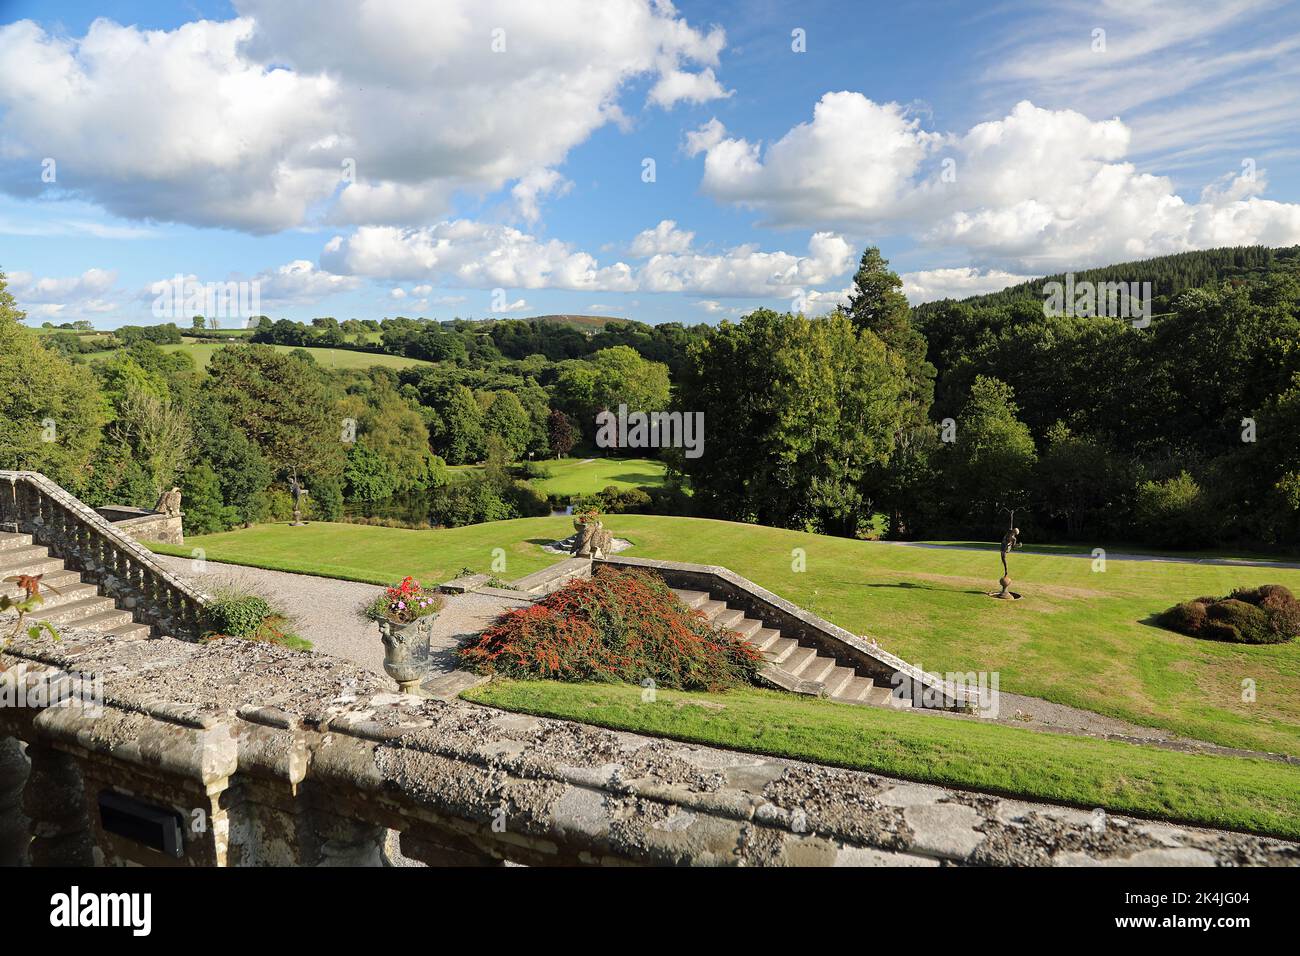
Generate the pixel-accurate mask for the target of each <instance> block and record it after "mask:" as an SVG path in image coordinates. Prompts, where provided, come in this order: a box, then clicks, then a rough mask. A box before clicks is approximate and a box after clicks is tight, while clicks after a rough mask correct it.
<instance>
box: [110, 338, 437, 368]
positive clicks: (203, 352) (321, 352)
mask: <svg viewBox="0 0 1300 956" xmlns="http://www.w3.org/2000/svg"><path fill="white" fill-rule="evenodd" d="M225 347H226V346H224V345H219V344H217V343H215V342H189V343H181V344H180V345H160V346H159V348H161V349H162V350H163V351H164V352H185V353H188V354H189V355H190V357H191V358H193V359H194V364H195V365H197V366H198V367H199V368H207V366H208V362H210V361H211V360H212V353H213V352H215V351H216V350H217V349H223V348H225ZM271 348H273V349H275V350H276V351H277V352H292V351H294V348H292V347H290V346H288V345H272V346H271ZM305 351H307V352H309V353H311V357H312V358H314V359H315V360H316V362H317V364H319V365H321V366H324V367H325V368H370V367H371V366H372V365H382V366H384V367H385V368H410V367H411V366H413V365H429V364H431V363H429V362H426V361H424V360H423V359H413V358H405V357H403V356H399V355H379V354H376V353H373V352H354V351H352V350H350V349H312V348H309V349H306V350H305ZM112 355H113V352H112V351H111V350H110V351H106V352H92V353H91V354H90V355H89V356H87V358H89V359H90V360H91V361H92V362H97V361H103V360H105V359H108V358H110V357H112Z"/></svg>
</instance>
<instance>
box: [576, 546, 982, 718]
mask: <svg viewBox="0 0 1300 956" xmlns="http://www.w3.org/2000/svg"><path fill="white" fill-rule="evenodd" d="M595 563H596V564H609V565H614V566H616V567H628V568H645V569H647V570H651V571H654V572H656V573H657V574H659V575H660V576H661V577H662V578H663V579H664V580H665V581H667V582H668V583H669V584H670V585H671V586H673V587H680V588H689V589H692V590H699V591H709V592H711V593H714V594H717V595H721V596H723V597H725V598H726V600H727V603H728V604H729V605H730V606H732V607H735V608H738V609H741V610H743V611H744V612H745V614H746V615H747V616H748V617H752V618H755V619H758V620H761V621H763V623H764V624H765V625H767V626H768V627H775V628H777V629H778V630H780V631H781V633H782V635H784V636H785V637H792V638H795V639H796V640H798V641H799V643H801V644H808V645H812V646H814V647H816V648H817V649H818V650H820V651H823V652H825V653H826V654H827V655H829V656H831V657H834V658H836V659H837V660H839V661H840V662H841V663H845V664H851V665H852V666H854V667H855V668H856V669H857V670H858V671H859V673H863V674H865V675H866V676H870V677H872V678H873V679H876V680H878V681H880V682H881V686H884V687H889V686H891V685H892V686H899V685H900V684H904V687H903V691H904V693H905V695H906V696H908V697H911V698H913V700H914V701H915V702H916V704H917V705H918V706H921V705H922V704H924V706H928V707H940V708H947V709H952V710H979V709H980V708H981V706H982V701H981V696H980V689H979V687H978V686H973V685H971V684H969V683H967V684H959V683H955V682H953V681H949V680H947V679H946V678H945V677H943V676H942V675H940V674H934V673H930V672H928V671H925V670H923V669H921V668H919V667H917V666H916V665H915V664H910V663H908V662H907V661H905V660H903V659H902V658H901V657H899V656H898V655H896V654H891V653H889V651H887V650H885V649H884V648H882V647H878V646H876V645H875V644H872V643H871V642H869V641H866V640H863V639H862V638H861V637H859V636H858V635H856V634H854V633H852V632H851V631H846V630H845V629H844V628H842V627H840V626H839V625H837V624H832V623H831V622H830V621H827V620H825V619H824V618H821V617H818V616H817V615H816V614H813V613H812V612H811V611H807V610H805V609H804V608H801V607H799V606H798V605H796V604H793V603H791V602H790V601H787V600H786V599H785V598H783V597H780V596H779V595H776V594H773V593H772V592H771V591H769V590H767V589H766V588H764V587H762V586H761V585H758V584H755V583H754V582H753V581H750V580H749V579H748V578H745V577H742V576H741V575H739V574H737V573H736V572H735V571H732V570H731V569H730V568H724V567H722V566H720V565H711V564H688V563H686V562H682V561H657V560H652V559H649V558H631V557H623V556H621V555H615V556H611V557H608V558H599V559H597V560H596V562H595Z"/></svg>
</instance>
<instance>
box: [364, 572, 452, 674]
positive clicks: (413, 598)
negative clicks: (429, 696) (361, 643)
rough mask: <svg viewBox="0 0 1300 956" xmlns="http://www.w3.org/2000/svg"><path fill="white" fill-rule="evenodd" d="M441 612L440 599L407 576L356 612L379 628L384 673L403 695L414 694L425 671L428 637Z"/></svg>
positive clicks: (426, 669)
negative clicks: (382, 648) (382, 647)
mask: <svg viewBox="0 0 1300 956" xmlns="http://www.w3.org/2000/svg"><path fill="white" fill-rule="evenodd" d="M441 610H442V598H441V596H439V595H438V594H436V593H434V592H433V591H426V590H425V589H424V588H423V587H421V586H420V582H419V581H416V580H415V579H414V578H412V577H409V576H408V577H406V578H403V579H402V582H401V583H400V584H395V585H393V586H392V587H388V588H384V590H383V591H382V592H381V593H380V594H379V595H378V596H377V597H375V599H374V600H373V601H370V602H368V603H366V604H364V605H362V606H361V608H360V609H359V611H360V614H361V616H362V617H363V618H365V619H366V620H369V621H374V622H375V623H377V624H378V625H379V636H380V638H381V639H382V640H383V642H384V671H385V672H386V673H387V674H388V676H389V677H391V678H392V679H393V680H395V681H397V687H398V689H399V690H400V691H401V692H402V693H404V694H413V693H415V692H416V690H417V689H418V688H419V686H420V679H421V678H422V677H423V676H424V674H425V673H426V672H427V671H428V669H429V638H430V636H431V635H432V634H433V622H434V621H436V620H437V619H438V613H439V612H440V611H441Z"/></svg>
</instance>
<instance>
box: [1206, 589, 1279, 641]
mask: <svg viewBox="0 0 1300 956" xmlns="http://www.w3.org/2000/svg"><path fill="white" fill-rule="evenodd" d="M1204 607H1205V614H1206V616H1207V617H1208V618H1209V619H1210V620H1212V621H1218V622H1220V623H1223V624H1227V625H1229V626H1230V627H1232V628H1233V629H1234V630H1236V632H1237V635H1238V636H1237V638H1236V640H1238V641H1240V642H1241V643H1243V644H1263V643H1265V642H1266V641H1267V639H1268V638H1267V635H1268V617H1267V616H1266V615H1265V614H1264V612H1263V611H1261V610H1260V609H1259V608H1257V607H1255V605H1253V604H1247V603H1246V602H1245V601H1238V600H1237V599H1236V598H1228V599H1227V600H1224V601H1219V602H1217V603H1215V604H1208V605H1204Z"/></svg>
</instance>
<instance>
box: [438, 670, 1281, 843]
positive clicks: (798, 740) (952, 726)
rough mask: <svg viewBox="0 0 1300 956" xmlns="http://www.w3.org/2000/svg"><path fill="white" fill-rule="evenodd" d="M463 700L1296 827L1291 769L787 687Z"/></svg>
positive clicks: (975, 784) (1163, 810)
mask: <svg viewBox="0 0 1300 956" xmlns="http://www.w3.org/2000/svg"><path fill="white" fill-rule="evenodd" d="M462 696H463V697H465V698H466V699H468V700H473V701H477V702H478V703H483V704H489V705H491V706H494V707H501V708H504V709H506V710H513V711H522V712H524V713H528V714H536V715H541V716H548V717H562V718H566V719H569V720H579V721H582V722H584V723H589V724H598V725H600V726H602V727H610V728H614V729H616V730H630V731H634V732H636V733H642V734H650V735H653V736H661V737H672V738H674V739H677V740H685V741H690V742H692V743H701V744H709V745H713V746H718V747H726V748H730V749H733V750H747V751H753V752H756V753H763V754H771V755H775V756H780V757H791V758H794V759H798V760H810V761H813V762H816V763H823V764H833V765H835V766H840V767H849V768H852V769H857V770H871V771H875V772H878V773H883V774H887V775H890V776H895V777H902V778H904V779H908V780H918V781H922V782H926V783H935V784H943V785H948V786H953V787H959V788H966V789H976V790H988V791H994V792H999V793H1004V794H1008V795H1010V796H1016V797H1022V798H1027V799H1035V800H1047V801H1051V802H1055V803H1066V804H1072V805H1075V806H1079V807H1083V808H1088V809H1090V808H1093V807H1104V808H1106V809H1107V810H1112V811H1117V812H1124V813H1134V814H1139V815H1143V816H1152V817H1158V818H1162V819H1170V820H1178V821H1183V822H1187V823H1194V824H1200V825H1205V826H1216V827H1229V828H1233V829H1239V830H1249V831H1252V832H1257V833H1267V834H1273V835H1276V836H1282V837H1289V838H1292V839H1294V838H1297V837H1300V802H1298V801H1297V799H1296V795H1297V794H1300V769H1297V768H1296V767H1292V766H1289V765H1287V764H1283V763H1277V762H1273V761H1268V760H1253V759H1243V758H1237V757H1218V756H1208V755H1202V754H1186V753H1179V752H1175V751H1169V750H1162V749H1160V748H1157V747H1146V746H1135V745H1132V744H1125V743H1119V742H1114V741H1106V740H1095V739H1091V738H1086V737H1069V736H1064V735H1058V734H1047V733H1038V732H1035V731H1030V730H1020V729H1018V728H1014V727H1003V726H998V725H995V724H978V723H972V722H967V721H957V720H949V719H945V718H942V717H936V716H933V715H925V714H912V713H906V712H898V711H892V710H887V709H884V708H875V707H853V706H850V705H847V704H837V703H833V702H831V701H823V700H815V699H809V698H799V697H795V696H793V695H791V694H786V693H782V692H779V691H768V690H758V689H744V690H732V691H728V692H726V693H722V694H705V693H686V692H679V691H664V690H660V691H658V692H657V693H656V699H655V701H654V702H653V703H647V702H644V701H643V700H642V689H641V688H640V687H634V686H631V685H628V684H562V683H558V682H554V681H505V680H498V681H493V682H491V683H489V684H485V685H482V686H480V687H476V688H473V689H471V690H469V691H466V692H465V693H464V694H463V695H462Z"/></svg>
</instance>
